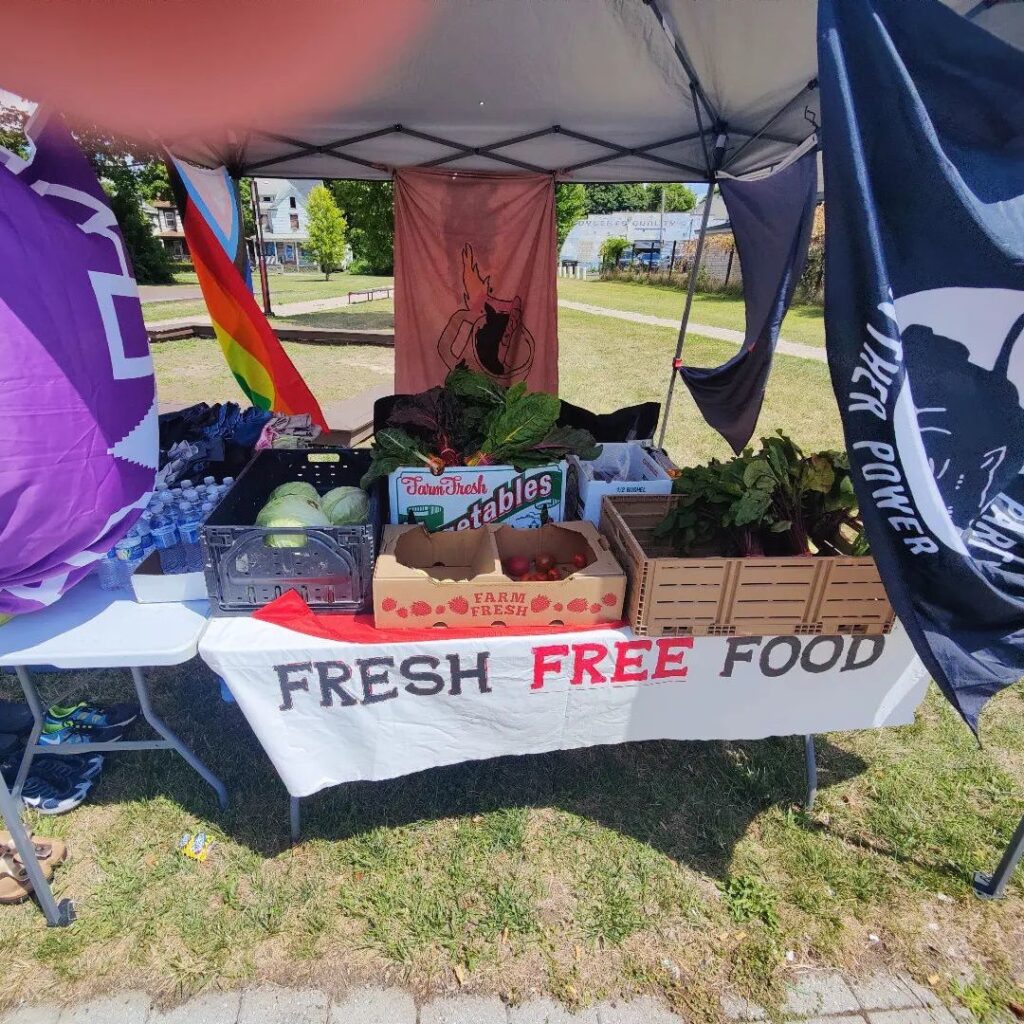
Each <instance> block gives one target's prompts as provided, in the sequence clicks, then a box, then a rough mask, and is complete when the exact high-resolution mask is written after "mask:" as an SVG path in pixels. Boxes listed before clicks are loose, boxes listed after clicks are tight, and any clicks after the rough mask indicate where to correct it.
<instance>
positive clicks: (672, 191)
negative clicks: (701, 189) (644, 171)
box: [647, 181, 697, 213]
mask: <svg viewBox="0 0 1024 1024" xmlns="http://www.w3.org/2000/svg"><path fill="white" fill-rule="evenodd" d="M662 189H664V191H665V212H666V213H686V211H687V210H692V209H693V208H694V207H695V206H696V205H697V196H696V195H695V194H694V192H693V190H692V189H690V188H687V186H686V185H680V184H678V183H677V182H674V181H670V182H668V183H666V184H664V185H661V184H657V185H650V186H649V187H648V193H647V209H648V210H660V209H661V192H662Z"/></svg>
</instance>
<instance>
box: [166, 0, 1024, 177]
mask: <svg viewBox="0 0 1024 1024" xmlns="http://www.w3.org/2000/svg"><path fill="white" fill-rule="evenodd" d="M424 2H428V0H424ZM429 2H430V4H431V15H430V18H429V19H428V21H427V22H426V24H425V25H424V26H423V27H422V29H421V30H420V31H419V33H418V34H417V35H416V37H415V38H414V39H413V40H412V42H411V43H410V44H409V45H407V46H406V47H404V48H403V50H402V52H401V54H400V55H397V56H396V59H395V60H393V61H392V62H391V63H390V65H389V66H386V67H382V68H381V69H380V71H379V74H377V75H376V76H374V77H373V79H372V80H370V81H366V82H364V83H362V85H363V88H362V89H361V90H360V94H359V95H356V96H352V97H342V98H339V99H336V100H328V101H325V102H324V103H323V104H319V105H318V104H316V103H314V102H311V103H310V112H309V113H308V114H307V115H306V116H304V117H301V118H298V119H296V120H294V121H293V122H292V123H291V124H289V126H288V127H287V129H282V130H280V131H279V130H277V129H274V130H269V129H267V128H266V126H259V127H258V128H255V129H253V130H250V131H235V132H226V133H225V134H224V135H223V136H221V137H219V138H206V139H203V140H178V141H177V142H176V143H174V149H175V151H176V152H177V153H178V154H179V155H181V156H184V157H185V158H186V159H191V160H193V161H195V162H198V163H202V164H211V163H226V164H227V165H228V166H229V167H231V168H232V170H234V171H235V172H237V173H244V174H257V173H258V174H259V175H261V176H264V177H267V176H269V177H314V178H386V177H389V176H390V173H391V169H392V168H394V167H408V166H416V165H434V166H443V167H448V168H451V169H452V170H453V171H458V170H491V171H500V172H505V173H507V172H509V171H515V170H544V171H550V172H555V173H557V175H558V177H559V178H560V179H561V180H569V181H573V180H575V181H660V180H665V181H701V180H706V179H707V178H708V177H709V174H708V154H709V153H710V152H713V149H714V145H715V140H716V138H718V137H719V135H720V133H722V132H723V130H724V132H725V133H726V136H727V142H726V148H725V153H724V158H723V161H722V167H723V169H724V170H725V171H727V172H728V173H730V174H733V175H744V174H750V173H754V172H756V171H759V170H761V169H764V168H768V167H771V166H773V165H775V164H777V163H779V162H781V161H782V160H784V159H785V158H786V157H787V156H788V155H790V154H792V153H793V151H794V150H795V149H796V148H797V147H798V146H800V145H801V143H803V142H805V140H807V139H808V138H809V137H811V136H812V135H813V134H814V131H815V127H816V125H817V124H818V122H819V97H818V90H817V83H816V75H817V58H816V45H815V44H816V41H815V30H816V24H815V22H816V4H815V0H429ZM944 2H946V3H948V4H949V5H950V6H952V7H954V8H955V9H956V10H958V11H960V12H961V13H964V14H967V15H968V16H970V17H972V18H974V20H975V21H976V22H977V23H978V24H981V25H983V26H985V27H986V28H988V29H989V30H990V31H993V32H995V33H996V34H998V35H1000V36H1001V37H1003V38H1005V39H1008V40H1010V41H1011V42H1014V43H1015V44H1016V45H1024V12H1022V10H1021V8H1022V6H1024V5H1021V4H1016V3H1009V2H1005V0H980V2H979V0H944ZM676 44H677V45H676ZM348 45H358V43H354V44H353V43H350V41H347V40H339V41H338V59H339V60H343V59H344V52H345V48H346V46H348Z"/></svg>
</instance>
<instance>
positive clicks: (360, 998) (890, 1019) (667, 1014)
mask: <svg viewBox="0 0 1024 1024" xmlns="http://www.w3.org/2000/svg"><path fill="white" fill-rule="evenodd" d="M782 1015H783V1020H784V1021H786V1022H787V1024H961V1022H963V1024H966V1022H970V1021H972V1020H973V1018H972V1017H971V1016H970V1014H967V1013H966V1011H964V1010H962V1009H961V1010H958V1011H957V1012H956V1013H955V1014H954V1013H952V1012H950V1011H949V1010H948V1009H946V1008H945V1007H944V1006H943V1005H942V1004H941V1002H940V1001H939V1000H938V998H937V997H936V996H935V994H934V993H933V992H932V991H931V990H930V989H927V988H925V987H924V986H921V985H918V984H917V983H916V982H914V981H912V980H911V979H910V978H907V977H905V976H902V975H895V974H877V975H875V976H874V977H872V978H869V979H867V980H855V979H846V978H844V977H843V976H842V975H841V974H839V973H837V972H835V971H805V972H802V973H801V974H800V975H799V976H798V978H797V980H796V982H795V983H794V985H793V986H792V987H791V989H790V991H789V997H788V999H787V1001H786V1004H785V1006H784V1007H783V1014H782ZM722 1017H723V1018H724V1019H725V1020H727V1021H733V1022H741V1021H763V1020H766V1019H767V1014H766V1013H765V1011H764V1010H763V1009H762V1008H761V1007H759V1006H755V1005H754V1004H752V1003H749V1002H747V1001H746V1000H744V999H740V998H737V997H732V996H725V997H723V999H722ZM684 1022H685V1024H708V1022H705V1021H703V1020H701V1021H698V1020H696V1019H693V1020H690V1021H687V1020H686V1018H684V1017H680V1016H679V1015H678V1014H675V1013H673V1012H671V1011H670V1010H669V1009H668V1008H667V1006H666V1005H665V1004H664V1003H663V1002H661V1001H660V1000H657V999H653V998H650V997H643V998H640V999H634V1000H631V1001H629V1002H622V1003H616V1002H605V1003H600V1004H599V1005H597V1006H594V1007H590V1008H589V1009H586V1010H581V1011H580V1012H579V1013H575V1014H574V1013H569V1012H568V1011H567V1010H565V1009H564V1008H562V1007H561V1006H559V1005H558V1004H557V1003H554V1002H551V1001H550V1000H547V999H535V1000H531V1001H530V1002H526V1003H521V1004H520V1005H518V1006H506V1005H505V1004H504V1003H502V1002H501V1000H500V999H498V998H497V997H495V996H471V995H458V996H446V997H442V998H438V999H432V1000H430V1001H428V1002H425V1003H423V1004H421V1005H420V1006H417V1005H416V1003H415V1002H414V1000H413V998H412V996H410V995H409V994H408V993H407V992H403V991H401V990H399V989H376V988H366V989H357V990H356V991H354V992H351V993H349V994H348V995H347V996H346V997H345V998H344V999H341V1000H339V1001H336V1002H332V1001H331V1000H330V999H328V997H327V996H326V995H325V994H324V993H323V992H319V991H317V990H315V989H286V988H276V987H272V986H264V987H260V988H250V989H244V990H242V991H240V992H215V993H208V994H206V995H202V996H197V997H196V998H195V999H192V1000H191V1001H189V1002H187V1003H184V1004H183V1005H181V1006H178V1007H176V1008H174V1009H172V1010H166V1011H160V1010H157V1009H155V1008H154V1007H153V1005H152V1003H151V1001H150V998H149V996H147V995H146V994H145V993H142V992H126V993H123V994H121V995H118V996H114V997H111V998H106V999H98V1000H95V1001H93V1002H90V1003H83V1004H81V1005H79V1006H74V1007H65V1008H60V1007H57V1006H52V1005H39V1006H28V1007H21V1008H19V1009H17V1010H14V1011H13V1012H11V1013H9V1014H8V1015H7V1016H6V1017H4V1016H0V1024H684Z"/></svg>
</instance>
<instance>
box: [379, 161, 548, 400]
mask: <svg viewBox="0 0 1024 1024" xmlns="http://www.w3.org/2000/svg"><path fill="white" fill-rule="evenodd" d="M556 237H557V236H556V232H555V182H554V178H553V177H552V176H551V175H547V174H487V173H479V172H459V173H454V172H452V171H437V170H400V171H398V172H397V173H396V175H395V391H396V392H397V393H399V394H409V393H415V392H418V391H425V390H426V389H427V388H430V387H433V386H434V385H435V384H440V383H442V382H443V380H444V378H445V375H446V374H447V373H448V371H449V370H450V369H451V368H452V367H453V366H455V365H456V364H457V363H459V362H460V361H462V360H465V362H466V363H467V364H468V365H469V367H470V368H471V369H473V370H478V371H481V372H483V373H486V374H488V375H489V376H491V377H493V378H494V379H495V380H497V381H498V382H499V383H501V384H504V385H508V384H514V383H516V382H517V381H521V380H524V381H526V382H527V383H528V384H529V387H530V389H531V390H535V391H549V392H552V393H555V394H557V393H558V316H557V295H556V259H557V251H556V249H557V245H556Z"/></svg>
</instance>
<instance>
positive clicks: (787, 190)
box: [679, 152, 818, 452]
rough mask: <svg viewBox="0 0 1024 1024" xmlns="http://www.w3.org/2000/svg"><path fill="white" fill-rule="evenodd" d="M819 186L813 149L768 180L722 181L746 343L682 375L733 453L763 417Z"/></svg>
mask: <svg viewBox="0 0 1024 1024" xmlns="http://www.w3.org/2000/svg"><path fill="white" fill-rule="evenodd" d="M817 184H818V169H817V157H816V156H815V154H814V153H813V152H811V153H807V154H805V155H804V156H802V157H800V158H799V159H798V160H796V161H795V162H794V163H793V164H791V165H790V166H789V167H787V168H785V169H783V170H781V171H779V172H778V173H776V174H773V175H771V176H770V177H768V178H761V179H760V180H757V181H736V180H732V179H728V178H726V179H723V180H722V181H721V183H720V187H721V189H722V198H723V199H724V200H725V206H726V209H727V210H728V211H729V220H730V222H731V223H732V233H733V238H735V240H736V249H737V250H738V252H739V256H740V266H741V267H742V268H743V300H744V304H745V306H746V315H747V325H746V331H745V334H744V339H743V347H742V348H741V349H740V351H739V352H737V353H736V355H734V356H733V357H732V359H730V360H729V361H728V362H726V363H723V364H722V365H721V366H715V367H712V368H704V367H696V366H682V367H680V369H679V373H680V376H682V378H683V380H684V381H685V382H686V386H687V387H688V388H689V389H690V394H691V395H693V400H694V401H695V402H696V403H697V408H698V409H700V411H701V415H702V416H703V417H704V419H705V420H707V422H708V423H709V424H710V425H711V426H712V427H714V428H715V430H717V431H718V432H719V433H720V434H721V435H722V436H723V437H724V438H725V439H726V440H727V441H728V442H729V444H730V445H732V449H733V451H735V452H740V451H742V449H743V446H744V445H745V444H746V443H747V442H748V441H749V440H750V438H751V436H752V435H753V433H754V428H755V427H756V426H757V418H758V416H760V415H761V405H762V403H763V402H764V388H765V384H766V382H767V380H768V373H769V371H770V370H771V368H772V356H773V354H774V353H775V344H776V342H777V341H778V340H779V329H780V328H781V327H782V320H783V317H785V315H786V310H787V309H789V304H790V302H791V301H792V299H793V290H794V289H795V288H796V283H797V281H799V280H800V275H801V274H802V273H803V269H804V263H805V262H806V260H807V245H808V243H809V241H810V238H811V227H812V225H813V223H814V201H815V196H816V191H817Z"/></svg>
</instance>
